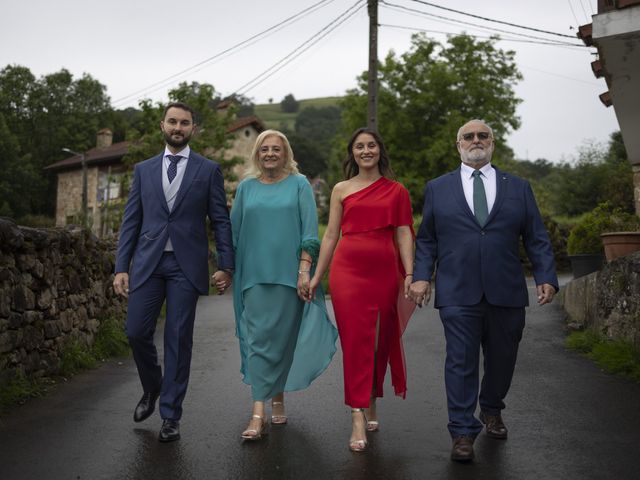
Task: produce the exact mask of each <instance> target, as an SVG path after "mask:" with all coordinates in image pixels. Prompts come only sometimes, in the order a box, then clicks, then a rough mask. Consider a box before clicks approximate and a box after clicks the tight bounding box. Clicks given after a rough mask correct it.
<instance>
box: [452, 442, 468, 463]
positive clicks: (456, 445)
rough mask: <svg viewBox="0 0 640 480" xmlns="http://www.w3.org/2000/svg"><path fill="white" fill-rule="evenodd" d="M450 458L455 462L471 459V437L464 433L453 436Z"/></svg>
mask: <svg viewBox="0 0 640 480" xmlns="http://www.w3.org/2000/svg"><path fill="white" fill-rule="evenodd" d="M451 460H453V461H455V462H470V461H471V460H473V438H471V437H468V436H466V435H462V436H460V437H456V438H454V439H453V448H452V449H451Z"/></svg>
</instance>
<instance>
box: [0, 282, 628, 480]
mask: <svg viewBox="0 0 640 480" xmlns="http://www.w3.org/2000/svg"><path fill="white" fill-rule="evenodd" d="M563 338H564V332H563V313H562V310H561V309H560V307H559V306H558V305H550V306H545V307H537V306H535V307H531V308H529V310H528V315H527V327H526V329H525V334H524V338H523V341H522V344H521V350H520V358H519V361H518V366H517V368H516V374H515V378H514V382H513V385H512V388H511V392H510V394H509V397H508V398H507V409H506V410H505V411H504V419H505V422H506V423H507V426H508V427H509V429H510V432H509V439H508V440H507V441H499V440H493V439H490V438H487V437H486V436H485V435H484V434H481V435H480V436H479V437H478V439H477V441H476V444H475V449H476V460H475V462H474V463H473V464H470V465H464V464H456V463H452V462H451V461H450V460H449V451H450V439H449V435H448V432H447V429H446V422H447V416H446V399H445V392H444V384H443V364H444V338H443V333H442V326H441V324H440V321H439V318H438V316H437V312H436V311H434V310H433V309H432V308H431V307H427V308H423V309H422V310H419V311H417V313H416V314H415V315H414V317H413V319H412V320H411V323H410V325H409V328H408V329H407V332H406V334H405V351H406V357H407V368H408V377H409V392H408V396H407V399H406V400H402V399H399V398H397V397H393V396H390V395H389V392H392V390H391V387H390V386H388V387H387V389H386V392H387V396H386V397H385V398H384V399H382V400H380V401H379V416H380V431H379V432H378V433H375V434H370V435H369V441H370V448H369V449H368V450H367V452H366V453H364V454H354V453H351V452H350V451H349V450H348V448H347V441H348V438H349V434H350V414H349V410H348V408H347V407H345V406H344V404H343V391H342V372H341V369H342V367H341V353H340V350H338V353H337V354H336V356H335V358H334V361H333V362H332V364H331V365H330V367H329V368H328V370H327V371H326V372H325V373H324V374H323V375H322V376H321V377H320V378H319V379H317V380H316V381H315V382H314V384H313V385H312V386H311V387H310V388H309V389H307V390H305V391H303V392H295V393H291V394H289V395H288V396H287V398H286V404H287V413H288V415H289V424H288V425H286V426H284V427H272V428H271V429H270V434H269V436H268V437H266V438H265V439H264V440H263V441H261V442H259V443H244V444H243V443H242V441H241V439H240V432H241V431H242V430H243V429H244V428H245V426H246V424H247V421H248V419H249V415H250V411H251V410H250V409H251V399H250V391H249V387H247V386H246V385H244V384H243V383H242V382H241V380H240V375H239V372H238V370H239V354H238V348H237V343H236V339H235V336H234V322H233V315H232V304H231V296H230V295H226V296H224V297H217V296H212V297H204V298H202V299H201V302H200V304H199V308H198V317H197V320H196V331H195V346H194V357H193V365H192V374H191V383H190V387H189V392H188V394H187V398H186V399H185V402H184V416H183V419H182V422H181V432H182V439H181V440H179V441H178V442H174V443H171V444H160V443H159V442H158V441H157V434H158V429H159V427H160V423H161V420H160V418H159V416H158V414H157V411H156V413H154V415H153V416H152V417H151V418H149V419H148V420H146V421H145V422H143V423H141V424H136V423H134V422H133V420H132V412H133V408H134V406H135V404H136V402H137V400H138V399H139V397H140V394H141V391H140V386H139V381H138V378H137V374H136V370H135V366H134V364H133V360H132V359H131V358H126V359H121V360H113V361H109V362H107V363H106V364H104V365H103V366H102V367H101V368H99V369H97V370H93V371H90V372H85V373H83V374H81V375H78V376H76V377H75V378H73V379H72V380H71V381H70V382H68V383H66V384H62V385H59V386H57V387H56V388H55V389H54V390H53V392H52V393H50V394H49V395H48V396H47V397H46V398H39V399H34V400H31V401H29V402H28V403H27V404H26V405H23V406H20V407H17V408H14V409H13V410H12V411H10V412H9V413H8V414H7V415H5V416H3V417H1V418H0V479H2V480H22V479H70V480H73V479H91V480H94V479H211V478H213V479H245V478H246V479H280V478H282V479H304V480H311V479H472V478H473V479H554V480H556V479H609V478H611V479H632V478H640V477H639V474H638V467H637V466H636V461H637V457H638V456H639V454H640V385H638V384H633V383H631V382H629V381H627V380H624V379H621V378H618V377H615V376H611V375H607V374H604V373H602V372H600V371H599V370H598V368H597V367H596V366H595V365H593V364H592V363H591V362H590V361H589V360H587V359H585V358H583V357H580V356H578V355H576V354H574V353H571V352H567V351H565V350H564V348H563ZM159 344H160V345H161V342H159Z"/></svg>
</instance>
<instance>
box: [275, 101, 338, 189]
mask: <svg viewBox="0 0 640 480" xmlns="http://www.w3.org/2000/svg"><path fill="white" fill-rule="evenodd" d="M339 128H340V109H339V108H338V107H333V106H329V107H306V108H304V109H302V111H300V113H299V114H298V115H297V117H296V123H295V133H289V134H288V135H287V136H288V138H289V141H290V142H291V146H292V148H293V151H294V153H295V156H296V160H297V161H298V163H299V165H300V171H301V172H302V173H304V174H305V175H307V176H309V177H317V176H324V175H325V173H326V170H327V165H328V162H329V154H330V152H331V142H332V140H333V138H334V137H335V135H336V133H337V132H338V130H339Z"/></svg>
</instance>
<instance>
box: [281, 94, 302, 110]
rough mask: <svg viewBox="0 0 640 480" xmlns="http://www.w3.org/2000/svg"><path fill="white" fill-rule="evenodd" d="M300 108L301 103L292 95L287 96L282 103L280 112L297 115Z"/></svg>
mask: <svg viewBox="0 0 640 480" xmlns="http://www.w3.org/2000/svg"><path fill="white" fill-rule="evenodd" d="M298 108H300V102H298V101H297V100H296V99H295V97H294V96H293V94H292V93H290V94H288V95H287V96H285V97H284V98H283V99H282V101H281V102H280V110H282V111H283V112H285V113H295V112H297V111H298Z"/></svg>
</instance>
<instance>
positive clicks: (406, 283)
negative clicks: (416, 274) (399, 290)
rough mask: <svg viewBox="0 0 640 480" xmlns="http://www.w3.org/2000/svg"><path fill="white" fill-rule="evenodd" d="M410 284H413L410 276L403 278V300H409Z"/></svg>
mask: <svg viewBox="0 0 640 480" xmlns="http://www.w3.org/2000/svg"><path fill="white" fill-rule="evenodd" d="M411 282H413V276H412V275H408V276H406V277H404V298H409V288H411Z"/></svg>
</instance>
